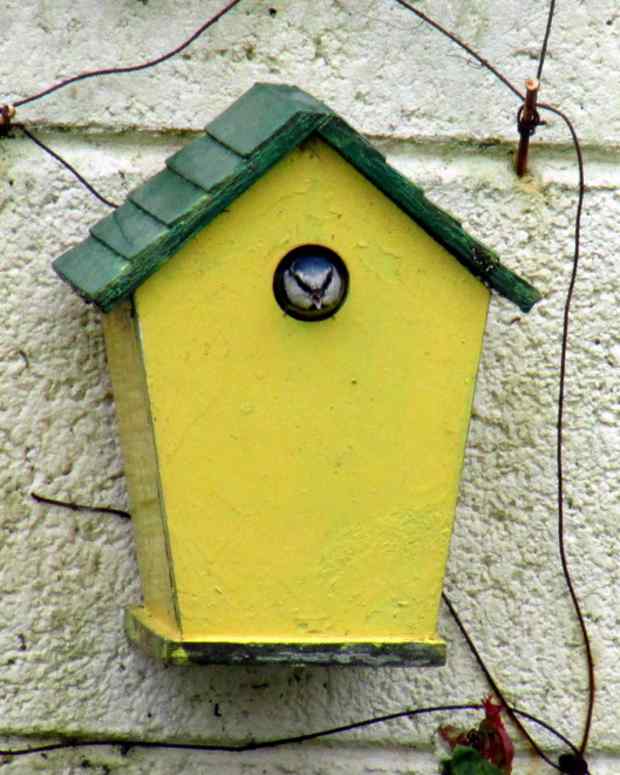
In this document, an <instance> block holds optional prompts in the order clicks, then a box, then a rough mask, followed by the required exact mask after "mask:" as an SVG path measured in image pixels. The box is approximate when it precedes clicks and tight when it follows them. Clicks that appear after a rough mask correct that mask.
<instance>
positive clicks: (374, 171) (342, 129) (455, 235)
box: [318, 116, 541, 312]
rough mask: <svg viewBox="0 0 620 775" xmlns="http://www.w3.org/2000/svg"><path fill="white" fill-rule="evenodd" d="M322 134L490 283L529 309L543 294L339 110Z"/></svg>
mask: <svg viewBox="0 0 620 775" xmlns="http://www.w3.org/2000/svg"><path fill="white" fill-rule="evenodd" d="M318 134H319V135H320V136H321V137H322V138H323V139H324V140H325V141H326V142H327V143H329V145H331V146H332V147H333V148H335V149H336V150H337V151H338V152H339V153H340V154H341V155H342V156H343V157H344V158H345V159H346V160H347V161H348V162H349V163H350V164H351V165H352V166H353V167H355V168H356V169H357V170H358V171H359V172H361V173H362V174H363V175H364V176H365V177H366V178H368V180H370V182H371V183H373V185H375V186H376V187H377V188H378V189H379V190H380V191H382V192H383V193H384V194H385V195H386V196H387V197H388V198H389V199H391V200H392V201H393V202H394V203H395V204H397V205H398V206H399V207H400V208H401V209H402V210H404V212H406V213H407V215H409V216H410V217H411V218H412V219H413V220H414V221H415V222H416V223H417V224H418V225H419V226H421V227H422V228H423V229H424V230H425V231H426V232H427V233H428V234H429V235H430V236H431V237H433V239H435V240H437V242H439V243H440V244H441V245H443V247H444V248H445V249H446V250H447V251H448V252H450V253H452V255H453V256H455V258H457V259H458V260H459V261H460V262H461V264H463V266H465V267H466V268H467V269H468V270H469V271H470V272H471V273H472V274H473V275H475V276H476V277H478V278H480V280H482V282H483V283H484V284H485V285H486V286H487V287H489V288H491V289H492V290H494V291H497V292H498V293H499V294H501V295H502V296H505V297H506V298H507V299H509V300H510V301H513V302H514V303H515V304H516V305H517V306H518V307H520V308H521V309H522V310H523V311H524V312H529V310H530V309H531V308H532V307H533V306H534V304H535V303H536V302H537V301H539V300H540V298H541V297H540V293H539V292H538V291H537V290H536V288H534V287H533V286H532V285H530V284H529V283H528V282H527V281H525V280H522V279H521V278H520V277H518V276H517V275H516V274H514V273H513V272H511V271H510V270H509V269H506V267H504V266H502V265H501V263H500V260H499V257H498V256H497V254H496V253H494V252H493V251H492V250H491V249H490V248H488V247H486V245H483V244H482V243H481V242H479V241H478V240H476V239H475V238H474V237H472V236H471V235H469V234H468V233H467V232H466V231H465V230H464V229H463V227H462V226H461V224H460V222H459V221H458V220H457V219H456V218H454V217H453V216H452V215H450V214H449V213H447V212H446V211H445V210H442V209H441V208H439V207H437V206H436V205H434V204H432V203H431V202H429V201H428V199H427V198H426V196H425V195H424V192H423V191H422V189H420V188H418V187H417V186H415V185H413V184H412V183H411V181H410V180H408V178H406V177H404V175H401V174H400V172H398V171H397V170H395V169H394V168H393V167H390V165H389V164H387V163H386V162H385V159H384V158H383V157H382V156H381V155H380V154H379V153H378V152H377V150H376V149H375V148H373V147H372V146H371V145H370V144H369V143H367V142H366V141H365V140H364V139H363V138H361V137H360V136H359V135H358V134H357V132H355V130H353V129H351V127H350V126H348V124H346V123H345V122H344V121H343V120H342V119H340V118H338V116H334V117H333V118H332V119H331V120H330V121H329V122H328V123H326V124H324V125H323V126H322V127H321V128H320V129H319V132H318Z"/></svg>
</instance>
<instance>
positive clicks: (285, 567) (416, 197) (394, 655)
mask: <svg viewBox="0 0 620 775" xmlns="http://www.w3.org/2000/svg"><path fill="white" fill-rule="evenodd" d="M54 266H55V269H56V271H57V272H58V274H59V275H60V276H61V277H62V278H63V279H64V280H66V281H67V282H68V283H69V284H70V285H71V286H72V287H73V288H74V289H75V290H76V291H77V292H78V293H79V294H80V295H81V296H82V297H84V298H85V299H86V300H88V301H90V302H93V303H95V304H96V305H98V306H99V307H100V308H101V310H103V312H104V313H106V314H105V315H104V317H103V321H104V333H105V339H106V348H107V353H108V362H109V368H110V372H111V376H112V383H113V388H114V396H115V400H116V407H117V412H118V420H119V427H120V434H121V441H122V448H123V454H124V459H125V465H126V475H127V481H128V486H129V495H130V502H131V512H132V516H133V522H134V525H135V540H136V546H137V556H138V563H139V568H140V574H141V580H142V588H143V594H144V602H143V605H142V606H141V607H136V608H132V609H131V610H129V611H128V612H127V615H126V629H127V632H128V634H129V637H130V638H131V639H132V640H133V641H135V642H136V643H137V644H139V645H140V646H141V647H142V648H143V649H145V650H146V651H147V652H149V653H151V654H153V655H156V656H157V657H159V658H161V659H164V660H166V661H169V662H173V663H186V662H203V663H228V664H235V663H254V664H255V663H277V662H286V663H302V664H304V663H313V664H334V663H337V664H365V665H439V664H442V663H443V662H444V660H445V644H444V642H443V641H442V639H441V638H440V636H439V635H438V633H437V619H438V609H439V604H440V596H441V590H442V583H443V576H444V569H445V565H446V558H447V554H448V548H449V543H450V535H451V530H452V523H453V518H454V511H455V504H456V498H457V493H458V488H459V475H460V469H461V465H462V462H463V454H464V448H465V442H466V435H467V427H468V423H469V417H470V410H471V403H472V398H473V394H474V386H475V379H476V371H477V368H478V361H479V357H480V351H481V344H482V337H483V331H484V325H485V318H486V314H487V307H488V304H489V298H490V291H492V290H493V291H496V292H498V293H499V294H501V295H503V296H505V297H506V298H508V299H510V300H511V301H513V302H514V303H515V304H516V305H517V306H518V307H520V308H521V309H522V310H524V311H527V310H529V309H530V307H531V306H532V305H533V304H534V303H535V302H536V301H537V300H538V298H539V296H538V293H537V292H536V290H535V289H534V288H533V287H532V286H531V285H529V284H528V283H527V282H525V281H524V280H522V279H520V278H519V277H517V276H516V275H514V274H513V273H512V272H510V271H509V270H507V269H506V268H504V267H503V266H502V265H501V264H500V263H499V261H498V259H497V257H496V256H495V254H494V253H493V252H492V251H491V250H490V249H488V248H487V247H485V246H484V245H482V244H481V243H480V242H478V241H477V240H476V239H474V238H473V237H472V236H470V235H469V234H467V233H466V232H465V231H464V230H463V229H462V227H461V226H460V224H459V222H458V221H457V220H455V219H454V218H453V217H452V216H451V215H449V214H447V213H446V212H444V211H443V210H441V209H439V208H438V207H436V206H434V205H433V204H431V203H430V202H429V201H428V200H427V199H426V198H425V196H424V193H423V192H422V190H421V189H420V188H418V187H417V186H415V185H414V184H413V183H411V182H410V181H409V180H407V179H406V178H404V177H403V176H402V175H401V174H399V173H398V172H397V171H396V170H395V169H393V168H392V167H390V166H389V165H388V164H387V163H386V161H385V158H384V157H383V156H382V155H381V153H380V152H379V151H377V150H376V149H375V148H373V147H372V146H371V145H370V144H369V143H368V142H367V141H366V140H365V139H364V138H363V137H362V136H361V135H359V134H358V133H357V132H356V131H355V130H353V129H352V128H351V127H350V126H349V125H348V124H347V123H346V122H345V121H344V120H343V119H342V118H340V117H339V116H338V115H336V114H335V113H334V112H333V111H332V110H330V109H329V108H328V107H326V106H325V105H324V104H322V103H321V102H319V101H317V100H316V99H314V98H313V97H311V96H310V95H308V94H306V93H304V92H302V91H300V90H299V89H296V88H293V87H290V86H284V85H267V84H257V85H255V86H254V87H253V88H252V89H250V90H249V91H248V92H247V93H246V94H244V95H243V96H242V97H241V98H240V99H239V100H238V101H237V102H235V103H234V104H233V105H232V106H231V107H229V108H228V109H227V110H226V111H225V112H224V113H223V114H222V115H220V116H219V117H218V118H216V119H215V120H214V121H213V122H212V123H211V124H209V126H208V127H207V129H206V133H205V134H204V135H203V136H201V137H199V138H198V139H196V140H194V141H193V142H191V143H189V144H188V145H187V146H186V147H184V148H183V149H182V150H180V151H179V152H178V153H176V154H174V155H173V156H172V157H171V158H169V159H168V160H167V162H166V167H165V169H164V170H163V171H161V172H160V173H158V174H157V175H155V176H154V177H152V178H151V179H149V180H147V181H146V182H145V183H144V184H143V185H141V186H140V187H139V188H137V189H136V190H135V191H133V192H132V193H131V194H130V195H129V197H128V199H127V200H126V202H125V203H124V204H123V205H122V206H121V207H119V208H118V209H116V210H115V211H114V212H113V213H112V214H111V215H109V216H108V217H106V218H104V219H103V220H102V221H100V222H99V223H97V224H95V225H94V226H93V227H92V228H91V230H90V236H89V237H88V239H87V240H86V241H85V242H83V243H82V244H80V245H78V246H77V247H75V248H74V249H72V250H70V251H69V252H68V253H65V254H64V255H63V256H61V257H60V258H58V259H57V260H56V262H55V265H54Z"/></svg>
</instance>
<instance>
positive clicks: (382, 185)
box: [54, 84, 540, 312]
mask: <svg viewBox="0 0 620 775" xmlns="http://www.w3.org/2000/svg"><path fill="white" fill-rule="evenodd" d="M310 135H318V136H319V137H321V138H322V139H323V140H324V141H325V142H326V143H328V144H329V145H330V146H331V147H332V148H334V149H335V150H336V151H337V152H338V153H339V154H340V155H341V156H342V157H343V158H344V159H346V160H347V161H348V162H349V163H350V164H351V165H352V166H353V167H354V168H355V169H356V170H358V172H360V173H361V174H362V175H364V177H366V178H367V179H368V180H369V181H370V182H371V183H372V184H373V185H374V186H376V187H377V188H378V189H379V190H380V191H382V192H383V194H385V196H387V197H388V198H389V199H391V200H392V201H393V202H394V203H395V204H396V205H397V206H398V207H400V208H401V210H403V211H404V212H405V213H407V215H409V216H410V217H411V218H412V220H414V221H415V222H416V223H417V224H418V225H419V226H421V227H422V228H423V229H424V230H425V231H426V232H427V233H428V234H429V235H430V236H431V237H433V238H434V239H435V240H437V242H439V243H440V244H441V245H443V247H444V248H445V249H446V250H448V251H449V252H450V253H451V254H452V255H453V256H454V257H455V258H456V259H457V260H458V261H460V262H461V264H463V266H465V267H466V268H467V269H468V270H469V271H470V272H471V273H472V274H473V275H475V276H476V277H478V278H479V279H480V280H481V281H482V282H483V283H484V284H485V285H486V286H488V287H489V288H491V289H493V290H494V291H497V292H498V293H500V294H501V295H502V296H505V297H506V298H507V299H510V300H511V301H513V302H514V303H515V304H517V306H519V307H520V308H521V309H522V310H523V311H524V312H527V311H529V310H530V309H531V307H532V306H533V305H534V304H535V303H536V302H537V301H538V300H539V299H540V294H539V293H538V291H537V290H536V289H535V288H533V287H532V286H531V285H530V284H529V283H528V282H526V281H525V280H522V279H521V278H520V277H518V276H517V275H515V274H514V273H513V272H511V271H510V270H508V269H506V268H505V267H503V266H502V265H501V263H500V262H499V259H498V257H497V255H496V254H495V253H494V252H493V251H492V250H491V249H490V248H488V247H486V246H485V245H483V244H482V243H481V242H478V240H476V239H474V238H473V237H472V236H470V235H469V234H467V232H466V231H464V229H463V228H462V227H461V224H460V223H459V221H457V220H456V219H455V218H453V217H452V216H451V215H450V214H448V213H447V212H445V211H444V210H441V209H440V208H439V207H436V206H435V205H433V204H431V203H430V202H429V201H428V200H427V199H426V197H425V196H424V192H423V191H422V189H420V188H419V187H418V186H416V185H414V184H413V183H412V182H411V181H410V180H408V179H407V178H405V177H404V176H403V175H401V174H400V173H399V172H397V171H396V170H395V169H394V168H393V167H390V165H389V164H387V163H386V161H385V158H384V157H383V156H382V155H381V153H379V151H378V150H377V149H376V148H374V147H373V146H372V145H371V144H370V143H368V141H367V140H365V139H364V138H363V137H362V136H361V135H360V134H359V133H358V132H356V131H355V130H354V129H352V128H351V127H350V126H349V125H348V124H347V123H346V122H345V121H343V120H342V118H340V117H339V116H337V115H336V114H335V113H334V112H333V111H332V110H330V109H329V108H328V107H327V106H326V105H324V104H323V103H322V102H319V101H318V100H316V99H314V97H311V96H310V95H309V94H306V93H305V92H303V91H301V90H300V89H297V88H295V87H293V86H286V85H280V84H256V85H255V86H253V87H252V88H251V89H250V90H249V91H247V92H246V93H245V94H244V95H243V96H242V97H241V98H240V99H238V100H237V101H236V102H235V103H234V104H233V105H231V106H230V107H229V108H228V109H227V110H226V111H224V113H222V114H221V115H220V116H218V117H217V118H216V119H215V120H214V121H212V122H211V123H210V124H209V125H208V126H207V128H206V134H205V135H204V136H202V137H200V138H198V139H197V140H194V141H193V142H191V143H190V144H189V145H187V146H186V147H185V148H183V149H181V150H180V151H178V152H177V153H175V154H174V155H173V156H171V157H170V158H169V159H168V160H167V161H166V167H165V169H164V170H162V171H161V172H159V173H158V174H157V175H155V176H154V177H152V178H150V179H149V180H147V181H146V183H144V184H143V185H141V186H140V187H139V188H137V189H135V190H134V191H132V192H131V193H130V194H129V196H128V198H127V200H126V201H125V203H124V204H123V205H122V206H121V207H118V208H117V209H116V210H115V211H114V212H113V213H111V214H110V215H108V216H107V217H106V218H104V219H103V220H101V221H99V222H98V223H96V224H95V225H94V226H93V227H92V228H91V229H90V236H89V237H88V239H86V240H85V241H84V242H82V243H81V244H79V245H77V247H75V248H73V249H72V250H69V251H68V252H67V253H65V254H64V255H62V256H60V257H59V258H57V259H56V261H55V262H54V269H55V270H56V272H57V273H58V274H59V275H60V276H61V277H62V278H63V279H64V280H65V281H66V282H68V283H69V285H71V286H72V287H73V288H74V289H75V290H76V291H77V292H78V293H79V294H80V295H81V296H82V297H83V298H84V299H86V300H87V301H90V302H94V303H95V304H97V305H98V306H99V307H100V308H101V309H102V310H104V311H108V310H110V309H111V308H112V307H113V305H114V304H115V303H116V302H118V301H120V300H121V299H124V298H126V297H127V296H129V295H130V294H131V293H132V292H133V291H134V290H135V289H136V288H138V287H139V286H140V285H141V284H142V283H143V282H144V281H145V280H146V278H147V277H149V276H150V275H152V274H153V273H154V272H156V271H157V270H158V269H159V267H160V266H161V265H162V264H163V263H165V262H166V261H167V260H168V259H169V258H170V257H171V256H173V255H174V254H175V253H176V252H177V251H178V250H179V249H180V247H181V246H182V245H183V244H184V243H185V242H186V241H187V240H189V239H191V237H193V236H194V234H196V232H198V231H199V230H200V229H202V228H204V227H205V226H206V225H207V224H208V223H210V222H211V221H212V220H213V219H214V218H215V217H216V216H217V215H218V214H219V213H221V212H222V210H224V208H226V207H228V205H230V203H231V202H232V201H233V200H235V199H236V198H237V197H238V196H239V195H240V194H241V193H243V192H244V191H245V190H246V189H248V188H249V187H250V186H251V185H252V184H253V183H254V182H255V181H256V180H258V178H260V177H261V176H262V175H264V174H265V172H267V170H269V169H270V168H271V167H272V166H273V165H274V164H276V163H277V162H278V161H279V160H280V159H281V158H282V157H283V156H284V155H285V154H286V153H288V152H289V151H291V150H292V149H293V148H295V147H297V146H298V145H299V144H300V143H302V142H303V141H304V140H305V139H306V138H308V137H309V136H310Z"/></svg>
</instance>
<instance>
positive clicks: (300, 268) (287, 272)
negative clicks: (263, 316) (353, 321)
mask: <svg viewBox="0 0 620 775" xmlns="http://www.w3.org/2000/svg"><path fill="white" fill-rule="evenodd" d="M347 290H348V272H347V269H346V267H345V265H344V262H343V261H342V259H341V258H340V257H339V256H338V255H337V254H336V253H334V252H333V251H331V250H329V249H328V248H324V247H321V246H318V245H305V246H302V247H301V248H297V249H295V250H293V251H291V252H290V253H289V254H287V255H286V256H285V257H284V259H283V260H282V261H281V262H280V264H279V266H278V269H277V270H276V275H275V278H274V293H275V296H276V300H277V301H278V304H279V305H280V307H282V309H283V310H284V312H286V313H287V314H288V315H290V316H291V317H294V318H297V319H298V320H325V318H328V317H330V316H331V315H333V314H334V312H336V310H338V309H339V308H340V306H341V305H342V303H343V301H344V299H345V296H346V293H347Z"/></svg>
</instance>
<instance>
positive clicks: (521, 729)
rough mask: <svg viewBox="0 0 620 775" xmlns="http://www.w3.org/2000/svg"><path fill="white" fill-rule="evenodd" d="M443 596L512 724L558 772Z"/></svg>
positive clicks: (555, 765)
mask: <svg viewBox="0 0 620 775" xmlns="http://www.w3.org/2000/svg"><path fill="white" fill-rule="evenodd" d="M441 596H442V598H443V601H444V603H445V604H446V606H447V607H448V610H449V611H450V613H451V614H452V618H453V619H454V621H455V622H456V624H457V625H458V628H459V630H460V631H461V634H462V635H463V637H464V638H465V641H466V642H467V645H468V646H469V650H470V651H471V653H472V654H473V655H474V657H475V659H476V662H477V663H478V666H479V667H480V669H481V670H482V672H483V673H484V676H485V678H486V679H487V681H488V682H489V685H490V686H491V688H492V689H493V691H494V692H495V694H496V696H497V698H498V699H499V700H500V701H501V703H502V705H503V706H504V707H505V708H506V710H507V712H508V715H509V716H510V718H511V720H512V722H513V723H514V725H515V726H516V727H517V729H518V730H519V732H520V733H521V734H522V735H523V737H525V739H526V740H527V741H528V743H529V744H530V745H531V746H532V748H533V749H534V751H535V752H536V753H537V754H538V756H540V758H541V759H544V760H545V761H546V762H547V764H548V765H550V766H551V767H553V768H554V769H556V770H559V769H560V768H559V767H558V766H557V764H556V763H555V762H553V761H552V760H551V759H550V758H549V757H548V756H547V755H546V754H545V752H544V751H543V750H542V748H541V747H540V746H539V745H538V743H537V742H536V741H535V740H534V738H533V737H532V736H531V735H530V733H529V732H528V731H527V729H526V728H525V727H524V726H523V724H522V723H521V721H520V720H519V719H518V718H517V716H516V715H515V714H514V713H513V712H512V711H511V710H509V705H508V702H507V701H506V698H505V697H504V694H503V692H502V691H501V689H500V688H499V686H498V685H497V683H496V682H495V679H494V678H493V676H492V675H491V673H490V671H489V670H488V668H487V666H486V665H485V664H484V661H483V659H482V657H481V656H480V652H479V651H478V649H477V648H476V645H475V644H474V642H473V640H472V638H471V636H470V635H469V633H468V632H467V630H466V629H465V626H464V624H463V622H462V621H461V619H460V617H459V615H458V614H457V612H456V609H455V608H454V606H453V605H452V603H451V602H450V599H449V598H448V596H447V595H446V593H445V592H442V593H441Z"/></svg>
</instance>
